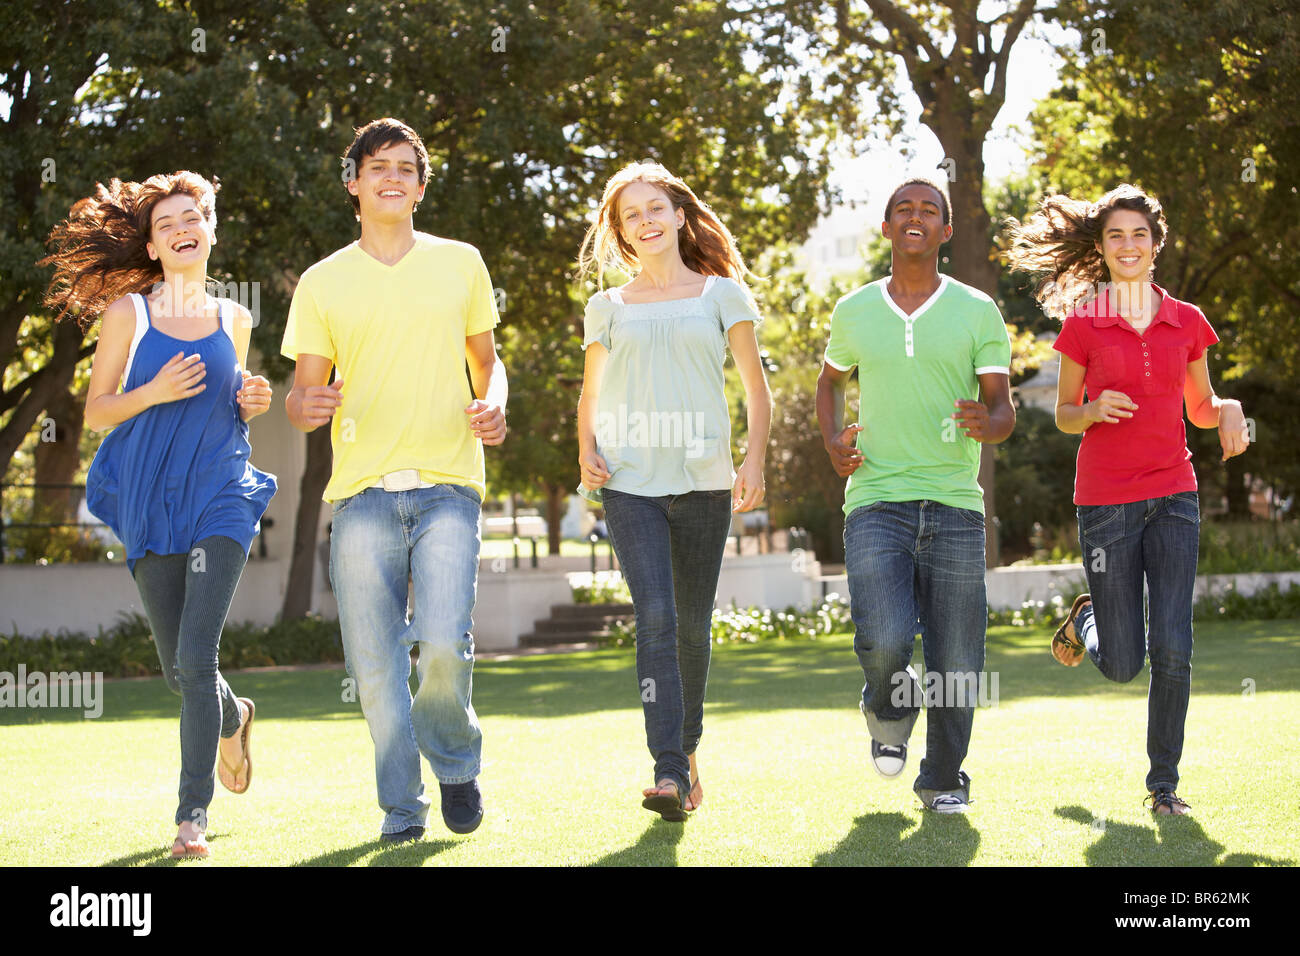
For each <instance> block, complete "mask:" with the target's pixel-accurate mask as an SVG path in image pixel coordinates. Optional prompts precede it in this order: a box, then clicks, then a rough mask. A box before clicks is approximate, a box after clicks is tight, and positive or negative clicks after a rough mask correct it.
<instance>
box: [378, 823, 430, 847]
mask: <svg viewBox="0 0 1300 956" xmlns="http://www.w3.org/2000/svg"><path fill="white" fill-rule="evenodd" d="M379 839H381V840H383V841H384V842H385V843H414V842H415V841H416V840H423V839H424V827H422V826H418V825H413V826H409V827H407V828H406V829H405V830H398V831H396V832H395V833H381V834H379Z"/></svg>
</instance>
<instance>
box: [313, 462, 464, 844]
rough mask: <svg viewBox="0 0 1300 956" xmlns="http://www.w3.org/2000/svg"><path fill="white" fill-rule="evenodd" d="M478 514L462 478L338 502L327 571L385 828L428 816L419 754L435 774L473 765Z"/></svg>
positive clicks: (447, 777)
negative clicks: (414, 655) (414, 670)
mask: <svg viewBox="0 0 1300 956" xmlns="http://www.w3.org/2000/svg"><path fill="white" fill-rule="evenodd" d="M478 519H479V497H478V493H477V492H476V491H474V489H472V488H467V487H464V486H462V485H451V484H447V485H435V486H434V487H432V488H415V489H412V490H410V491H384V490H383V489H382V488H366V489H365V490H364V491H361V492H358V493H357V494H355V495H353V496H352V497H350V498H343V499H341V500H339V501H336V502H334V508H333V529H332V531H331V534H330V581H331V583H332V584H333V587H334V596H335V598H337V600H338V605H339V627H340V629H341V630H342V632H343V652H344V656H345V658H346V661H347V668H348V673H349V674H350V675H351V676H352V677H353V679H354V680H355V681H356V689H357V698H358V700H359V701H360V702H361V711H362V713H363V714H365V717H366V724H367V725H368V726H369V728H370V738H371V740H373V741H374V744H375V781H376V786H377V788H378V791H379V806H380V807H381V808H382V809H383V811H384V822H383V826H382V831H383V832H384V833H397V832H400V831H402V830H405V829H406V828H407V827H410V826H424V823H425V820H426V818H427V817H428V813H429V798H428V797H426V796H425V795H424V783H423V781H422V780H421V779H420V754H424V756H425V757H426V758H427V759H428V761H429V765H430V766H431V767H432V768H433V772H434V775H435V776H436V777H437V778H438V781H439V782H440V783H464V782H465V781H468V780H473V779H474V778H475V777H476V776H478V772H479V759H480V753H481V749H482V734H481V733H480V731H479V725H478V717H477V716H476V715H475V713H474V706H473V704H472V703H471V702H470V690H471V677H472V674H473V670H474V639H473V637H472V636H471V635H470V629H471V626H472V622H471V620H470V614H471V612H472V611H473V609H474V597H475V591H476V588H477V583H478V553H479V526H478ZM408 576H409V578H410V579H411V581H412V582H413V587H412V591H413V613H412V615H411V617H410V619H409V620H408V618H407V614H406V612H407V594H408ZM413 645H418V646H419V663H418V673H419V689H418V690H417V691H416V694H415V696H414V698H412V696H411V689H410V678H411V656H410V655H411V647H412V646H413Z"/></svg>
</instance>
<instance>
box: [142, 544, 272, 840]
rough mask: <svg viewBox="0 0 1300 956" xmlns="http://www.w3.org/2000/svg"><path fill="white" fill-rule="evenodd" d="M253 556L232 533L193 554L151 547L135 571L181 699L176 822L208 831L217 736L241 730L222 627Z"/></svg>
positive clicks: (161, 658) (167, 676)
mask: <svg viewBox="0 0 1300 956" xmlns="http://www.w3.org/2000/svg"><path fill="white" fill-rule="evenodd" d="M247 559H248V556H247V555H246V554H245V553H244V548H243V545H241V544H240V543H239V542H237V541H235V540H234V539H232V538H227V537H225V536H224V535H213V536H211V537H208V538H204V539H203V540H202V541H199V542H198V543H197V544H195V546H194V548H193V550H191V551H190V552H189V553H188V554H154V553H153V552H152V551H148V552H146V553H145V555H144V556H143V557H142V558H140V559H139V560H138V561H136V562H135V569H134V570H133V571H132V577H134V578H135V586H136V588H137V589H138V590H139V592H140V601H141V603H142V604H143V605H144V612H145V614H146V615H148V617H149V626H150V627H151V628H152V629H153V637H154V646H155V647H156V648H157V650H158V662H159V663H160V664H161V665H162V672H163V679H164V680H165V681H166V682H167V687H168V688H169V689H170V690H171V692H172V693H173V694H179V695H180V698H181V776H180V784H179V787H178V790H177V805H176V824H177V826H179V825H180V824H182V823H194V824H197V825H199V826H200V827H202V828H203V829H205V830H206V829H207V810H208V804H209V803H211V802H212V789H213V782H212V772H213V770H214V768H215V767H216V762H217V737H218V735H220V736H222V737H233V736H234V735H235V733H236V731H238V730H239V703H238V701H237V700H236V699H235V693H234V691H232V690H231V689H230V685H229V684H227V683H226V679H225V678H224V677H222V676H221V671H220V670H218V669H217V657H218V653H219V646H220V643H221V629H222V627H223V626H224V625H225V623H226V613H227V612H228V611H229V610H230V601H231V599H232V598H233V597H234V596H235V585H237V584H238V583H239V576H240V575H241V574H242V573H243V570H244V564H245V562H246V561H247Z"/></svg>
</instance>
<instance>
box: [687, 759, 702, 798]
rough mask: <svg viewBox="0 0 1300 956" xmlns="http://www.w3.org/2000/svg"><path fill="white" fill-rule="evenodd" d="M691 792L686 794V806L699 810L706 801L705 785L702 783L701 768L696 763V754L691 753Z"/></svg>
mask: <svg viewBox="0 0 1300 956" xmlns="http://www.w3.org/2000/svg"><path fill="white" fill-rule="evenodd" d="M690 761H691V792H690V793H688V794H687V795H686V803H685V808H686V809H687V810H698V809H699V807H700V804H702V803H703V802H704V787H703V786H702V785H701V784H700V768H699V767H697V766H696V765H695V754H691V756H690Z"/></svg>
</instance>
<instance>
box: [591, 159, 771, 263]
mask: <svg viewBox="0 0 1300 956" xmlns="http://www.w3.org/2000/svg"><path fill="white" fill-rule="evenodd" d="M635 182H641V183H647V184H649V185H651V186H655V187H657V188H659V189H662V190H663V191H664V192H665V193H666V194H667V195H668V200H669V202H671V203H672V205H673V209H674V210H677V209H680V210H682V212H684V213H685V214H686V222H685V224H684V225H683V226H682V227H681V228H680V229H679V230H678V231H677V249H678V251H679V252H680V253H681V256H682V262H684V263H686V266H687V268H689V269H693V270H694V271H696V272H698V273H700V274H701V275H706V276H730V277H731V278H732V279H735V280H736V281H737V282H739V283H740V284H741V285H745V284H746V279H747V278H748V277H751V276H753V273H751V272H750V271H749V269H748V268H747V267H746V266H745V262H744V260H743V259H742V258H741V255H740V250H739V249H737V248H736V240H735V239H734V238H732V235H731V232H730V231H729V230H728V229H727V227H726V226H724V225H723V224H722V221H721V220H720V219H718V217H717V215H716V214H715V213H714V212H713V210H712V209H710V208H709V205H708V203H706V202H704V201H703V200H701V199H700V198H699V197H698V196H696V195H695V193H694V192H692V191H691V188H690V187H689V186H687V185H686V183H684V182H683V181H682V180H681V179H679V178H678V177H676V176H674V175H673V174H672V173H670V172H669V171H668V170H667V169H665V168H664V167H663V166H661V165H660V164H659V163H629V164H628V165H626V166H624V167H623V168H622V169H620V170H619V171H618V172H616V173H615V174H614V175H613V176H611V177H610V179H609V182H607V183H606V184H605V192H604V195H602V196H601V199H600V209H599V210H598V211H597V212H596V221H595V222H594V223H592V225H591V228H589V229H588V230H587V234H586V236H585V237H583V240H582V248H581V249H580V250H579V252H578V277H579V278H580V279H581V278H585V277H586V276H587V275H588V274H589V273H593V272H594V273H595V274H596V281H597V283H598V284H599V285H600V286H601V287H602V288H603V287H604V271H605V269H608V268H618V269H622V270H623V271H624V272H627V273H629V274H631V275H635V274H636V273H637V272H639V271H640V269H641V263H640V260H638V259H637V255H636V252H635V250H634V249H633V248H632V245H631V244H630V243H629V242H628V241H627V240H626V239H624V238H623V232H622V229H621V228H620V226H619V220H618V198H619V196H620V195H621V194H622V192H623V188H624V187H625V186H627V185H628V184H629V183H635Z"/></svg>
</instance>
